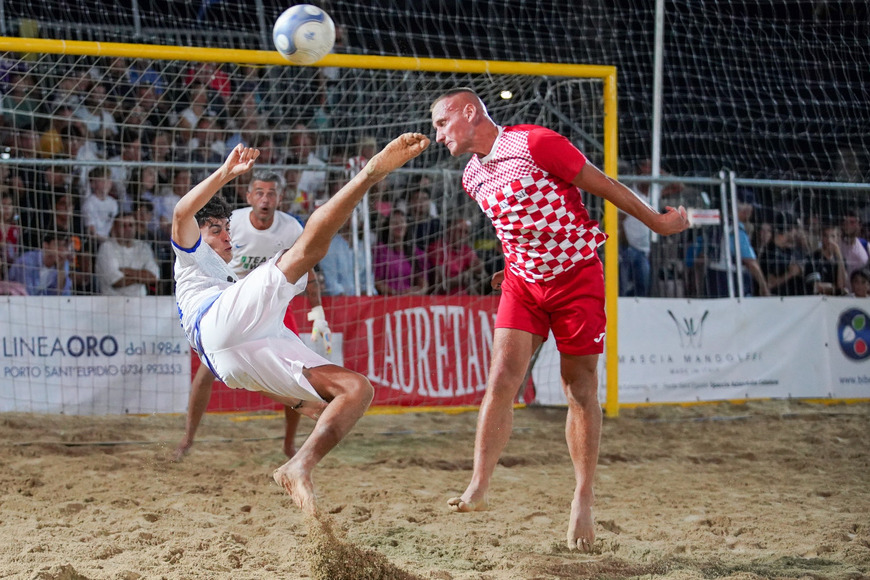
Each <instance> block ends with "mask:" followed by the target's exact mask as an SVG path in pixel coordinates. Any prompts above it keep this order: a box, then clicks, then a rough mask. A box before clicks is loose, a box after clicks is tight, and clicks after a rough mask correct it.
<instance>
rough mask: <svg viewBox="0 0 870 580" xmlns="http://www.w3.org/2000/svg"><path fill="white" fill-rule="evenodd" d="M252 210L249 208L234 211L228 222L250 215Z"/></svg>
mask: <svg viewBox="0 0 870 580" xmlns="http://www.w3.org/2000/svg"><path fill="white" fill-rule="evenodd" d="M253 209H254V208H252V207H251V206H247V207H240V208H238V209H234V210H233V213H231V214H230V221H232V220H233V219H235V218H239V217H243V216H247V215H250V213H251V211H253Z"/></svg>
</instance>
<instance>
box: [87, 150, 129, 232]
mask: <svg viewBox="0 0 870 580" xmlns="http://www.w3.org/2000/svg"><path fill="white" fill-rule="evenodd" d="M88 183H89V184H90V193H88V195H87V196H86V197H85V200H84V201H83V202H82V218H83V220H84V223H85V232H86V233H87V235H88V238H89V239H90V241H91V243H92V244H93V245H94V246H95V247H96V245H97V244H98V243H99V242H102V241H104V240H107V239H108V238H109V235H110V234H111V232H112V222H114V221H115V217H116V216H117V215H118V213H119V212H120V209H119V206H118V200H117V199H115V198H114V197H112V196H111V195H109V193H110V192H111V191H112V178H111V175H110V174H109V168H108V167H106V166H105V165H99V166H97V167H94V168H93V169H91V171H90V173H89V174H88Z"/></svg>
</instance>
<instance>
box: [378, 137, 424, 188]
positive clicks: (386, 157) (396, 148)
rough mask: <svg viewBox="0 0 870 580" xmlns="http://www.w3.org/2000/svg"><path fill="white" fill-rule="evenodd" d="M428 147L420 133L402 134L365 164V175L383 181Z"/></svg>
mask: <svg viewBox="0 0 870 580" xmlns="http://www.w3.org/2000/svg"><path fill="white" fill-rule="evenodd" d="M428 146H429V138H428V137H426V136H425V135H423V134H422V133H403V134H402V135H399V136H398V137H396V138H395V139H393V140H392V141H390V142H389V143H388V144H387V146H386V147H384V148H383V149H381V150H380V151H379V152H378V153H377V154H376V155H375V156H374V157H372V158H371V159H370V160H369V162H368V163H366V167H365V170H366V173H367V174H368V175H369V176H370V177H373V178H375V179H383V178H384V177H386V176H387V174H388V173H390V172H391V171H393V170H394V169H398V168H399V167H401V166H403V165H404V164H405V163H407V162H408V161H410V160H411V159H413V158H414V157H417V156H418V155H420V153H422V152H423V151H425V150H426V147H428Z"/></svg>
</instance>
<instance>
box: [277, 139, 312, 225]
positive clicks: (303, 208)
mask: <svg viewBox="0 0 870 580" xmlns="http://www.w3.org/2000/svg"><path fill="white" fill-rule="evenodd" d="M286 163H287V165H291V166H298V165H301V163H300V161H299V159H297V158H296V156H295V155H293V154H292V153H290V154H288V155H287V159H286ZM301 176H302V170H301V169H300V168H299V167H288V168H287V169H285V170H284V181H285V182H286V184H287V185H286V187H285V188H284V196H283V197H282V198H281V207H280V208H279V209H280V210H281V211H283V212H285V213H289V214H290V215H293V216H295V217H296V218H297V219H298V220H299V221H301V222H303V223H304V222H305V220H306V219H308V216H309V215H311V212H312V211H314V199H313V198H311V197H309V195H308V192H306V191H302V190H301V189H299V178H300V177H301Z"/></svg>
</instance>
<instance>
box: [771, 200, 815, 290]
mask: <svg viewBox="0 0 870 580" xmlns="http://www.w3.org/2000/svg"><path fill="white" fill-rule="evenodd" d="M800 237H801V232H800V224H799V223H798V221H797V220H796V219H795V218H794V216H792V215H791V214H790V213H786V212H779V213H778V214H777V215H776V217H775V218H774V223H773V238H772V240H771V242H770V244H768V246H767V247H766V248H765V249H764V252H762V254H761V258H760V260H759V262H760V265H761V270H762V272H764V275H765V276H766V278H767V287H768V288H769V289H770V293H771V294H773V295H776V296H803V295H805V294H806V293H807V285H806V282H805V279H804V271H805V270H806V259H805V258H804V256H803V255H802V254H801V253H800V250H799V249H798V247H797V244H798V241H799V239H800Z"/></svg>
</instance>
